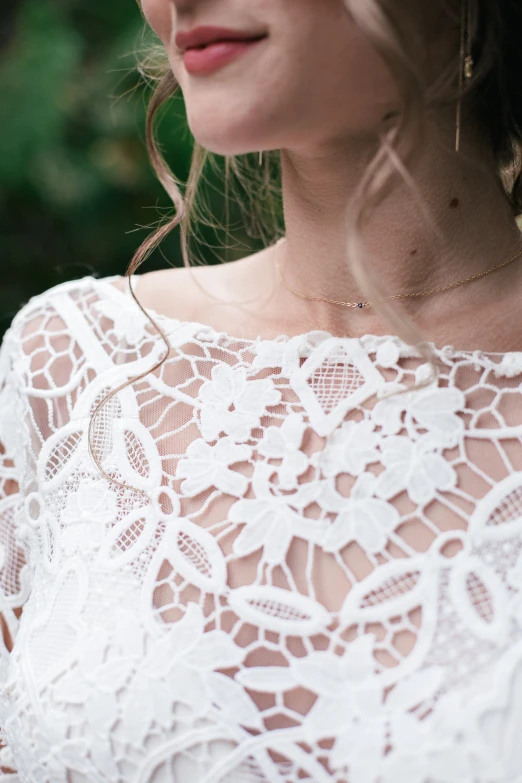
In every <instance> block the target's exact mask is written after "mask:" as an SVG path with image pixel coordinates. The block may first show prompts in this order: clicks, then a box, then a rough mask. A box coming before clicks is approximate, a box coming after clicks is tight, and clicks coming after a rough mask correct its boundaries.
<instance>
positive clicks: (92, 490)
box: [62, 481, 117, 525]
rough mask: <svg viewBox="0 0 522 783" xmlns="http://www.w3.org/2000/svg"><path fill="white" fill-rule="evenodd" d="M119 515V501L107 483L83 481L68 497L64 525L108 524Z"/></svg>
mask: <svg viewBox="0 0 522 783" xmlns="http://www.w3.org/2000/svg"><path fill="white" fill-rule="evenodd" d="M116 514H117V499H116V495H115V494H114V492H112V491H111V490H110V489H109V488H108V483H107V482H106V481H82V482H81V483H80V485H79V486H78V489H77V490H76V492H72V493H71V494H70V495H68V497H67V502H66V504H65V509H64V512H63V515H62V524H64V525H70V524H73V523H74V522H99V523H101V524H107V523H109V522H111V521H112V520H114V518H115V517H116Z"/></svg>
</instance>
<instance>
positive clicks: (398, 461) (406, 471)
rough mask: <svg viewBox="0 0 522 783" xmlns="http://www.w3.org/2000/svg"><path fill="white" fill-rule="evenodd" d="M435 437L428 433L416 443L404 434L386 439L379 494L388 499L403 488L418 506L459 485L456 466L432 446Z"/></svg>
mask: <svg viewBox="0 0 522 783" xmlns="http://www.w3.org/2000/svg"><path fill="white" fill-rule="evenodd" d="M433 443H434V439H433V438H430V437H429V436H425V437H424V438H422V439H421V440H420V441H418V442H417V443H414V442H412V441H411V440H409V439H408V438H407V437H404V436H396V437H395V436H392V437H389V438H385V439H384V440H383V442H382V444H381V452H382V457H381V461H382V464H383V465H384V467H385V470H384V471H383V472H382V473H381V474H380V475H379V477H378V479H377V486H376V490H375V491H376V494H377V495H379V497H382V498H385V499H386V500H389V499H390V498H392V497H395V496H396V495H398V494H399V493H400V492H402V491H403V490H406V491H407V492H408V495H409V497H410V499H411V500H412V501H413V503H416V504H417V505H424V504H425V503H429V502H430V500H433V498H434V497H435V496H436V494H437V492H439V491H440V492H442V491H445V490H449V489H452V488H453V487H455V486H456V485H457V474H456V472H455V470H454V468H453V467H452V466H451V465H450V464H449V463H448V462H447V461H446V460H445V459H444V458H443V457H442V456H441V455H440V454H436V453H435V451H434V447H433Z"/></svg>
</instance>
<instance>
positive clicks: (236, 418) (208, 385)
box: [199, 364, 281, 442]
mask: <svg viewBox="0 0 522 783" xmlns="http://www.w3.org/2000/svg"><path fill="white" fill-rule="evenodd" d="M199 399H200V400H201V403H202V409H201V433H202V435H203V437H204V439H205V440H207V441H211V440H216V439H217V438H218V437H219V435H220V433H221V432H224V433H225V434H226V435H230V436H231V437H232V438H233V439H234V440H235V441H236V442H242V441H246V440H248V439H249V437H250V434H251V432H252V429H253V428H254V427H259V426H260V419H261V416H262V415H263V414H264V413H265V412H266V409H267V408H268V407H269V406H272V405H277V404H278V403H279V402H280V401H281V392H280V391H279V390H278V389H276V387H275V385H274V382H273V381H272V380H271V379H270V378H263V379H259V380H249V379H248V377H247V372H246V368H245V367H230V366H229V365H228V364H217V365H214V367H213V368H212V380H210V381H206V382H205V383H204V384H203V385H202V386H201V388H200V390H199ZM232 406H234V410H230V409H231V407H232Z"/></svg>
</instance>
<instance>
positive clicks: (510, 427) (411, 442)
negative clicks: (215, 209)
mask: <svg viewBox="0 0 522 783" xmlns="http://www.w3.org/2000/svg"><path fill="white" fill-rule="evenodd" d="M142 10H143V13H144V15H145V17H146V19H147V20H148V22H149V24H150V25H151V27H152V28H153V29H154V30H155V32H156V33H157V35H158V36H159V38H160V39H161V41H162V43H163V46H164V50H165V53H166V55H167V56H168V68H167V70H166V72H165V75H164V76H163V77H162V78H161V80H160V81H159V84H158V88H157V91H156V94H155V97H154V98H153V101H152V104H151V109H150V112H149V120H148V141H149V149H150V151H151V154H152V161H153V164H154V166H155V168H156V170H157V172H158V174H159V176H160V178H161V181H162V183H163V184H164V185H165V187H166V189H167V190H168V192H169V193H170V195H171V196H172V198H173V201H174V203H175V206H176V215H175V218H173V220H172V221H170V222H169V223H168V224H166V226H164V227H162V228H161V229H160V230H159V231H158V232H157V233H156V235H155V236H154V237H152V238H151V240H149V241H148V242H147V243H145V244H144V245H143V246H142V247H141V248H140V249H139V250H138V252H137V254H136V257H135V258H134V259H133V262H132V264H131V268H130V274H131V275H133V273H134V272H135V271H136V269H137V267H138V265H139V262H140V260H141V259H142V258H143V257H144V256H145V255H146V254H147V252H148V251H149V250H150V247H151V246H152V244H153V243H155V242H156V241H157V240H158V239H161V238H162V237H163V236H164V235H165V234H166V233H167V232H168V231H169V230H170V229H171V228H172V227H173V226H174V225H175V224H177V223H181V226H182V229H183V231H182V238H183V249H184V258H185V261H187V260H188V254H187V248H186V234H187V228H188V219H189V217H190V214H191V209H190V205H191V199H192V197H193V193H194V186H195V180H196V179H197V175H198V172H199V171H200V169H201V162H202V155H201V150H204V151H206V152H210V153H215V154H217V155H222V156H226V157H227V159H228V158H230V157H232V156H236V155H240V156H241V155H249V154H251V153H252V152H254V153H255V154H256V155H257V152H258V151H265V152H266V155H265V157H264V158H261V161H260V162H261V163H262V165H263V166H264V167H265V168H266V172H267V174H268V173H269V172H270V171H271V170H272V168H271V166H272V163H273V162H274V159H277V157H278V156H280V160H281V170H282V184H283V201H284V217H285V236H284V238H283V237H280V238H279V239H278V241H274V242H273V243H272V244H270V243H267V247H266V248H265V249H264V250H263V251H262V252H260V253H257V254H255V255H252V256H250V257H248V258H245V259H242V260H239V261H234V262H231V263H228V264H225V265H222V266H217V267H209V268H204V267H199V268H198V269H197V270H196V271H195V272H194V270H191V269H188V270H186V269H175V270H168V271H165V272H157V273H151V274H147V275H143V276H133V277H131V279H130V282H131V284H132V286H133V288H131V289H130V290H128V289H127V281H125V279H124V278H121V277H117V278H110V279H104V280H96V279H93V278H86V279H84V280H81V281H79V282H73V283H68V284H66V285H61V286H59V287H58V288H55V289H52V290H51V291H48V292H46V293H44V294H42V295H41V296H39V297H36V298H35V299H33V300H32V301H31V302H30V303H29V304H28V305H26V306H25V307H24V308H23V309H22V310H21V312H20V313H19V314H18V315H17V317H16V318H15V320H14V322H13V325H12V327H11V329H10V330H9V332H8V334H7V336H6V338H5V340H4V344H3V348H2V365H1V366H2V372H1V375H2V388H3V391H2V405H1V406H0V411H1V414H0V419H1V421H0V423H1V426H0V433H1V438H2V442H3V449H4V456H3V487H4V495H5V497H4V500H3V501H2V510H3V512H4V513H3V520H4V521H3V527H2V530H3V535H2V544H3V546H2V550H1V555H2V563H3V570H2V572H1V573H2V579H3V581H2V588H3V589H2V604H1V611H2V615H3V631H4V642H5V650H4V655H3V658H2V660H3V666H2V684H3V687H2V689H1V691H0V719H1V720H0V725H1V727H2V739H3V741H4V745H5V747H4V749H3V751H2V756H1V762H2V764H3V769H4V770H5V774H4V778H5V779H6V780H18V781H21V783H36V781H38V783H61V782H62V781H63V783H65V782H66V781H67V783H78V782H79V781H81V782H82V783H85V781H89V783H102V781H103V783H105V782H106V781H111V782H112V783H119V781H122V782H124V783H138V781H139V783H159V782H160V781H161V783H167V782H168V783H174V781H175V782H176V783H179V782H181V783H224V782H225V781H226V782H227V783H246V781H256V783H276V781H277V782H281V783H282V782H283V781H285V783H286V782H288V783H290V782H291V783H297V781H302V780H309V781H313V782H314V783H326V782H327V781H336V783H363V782H364V783H399V782H400V783H428V782H429V783H520V781H521V780H522V754H521V750H520V742H519V741H518V734H519V727H520V715H521V713H522V600H521V589H520V588H521V587H522V554H521V553H522V516H521V510H522V447H521V439H522V405H521V389H522V385H521V384H522V325H521V319H520V317H519V311H520V290H521V275H522V264H521V263H520V261H522V244H521V241H520V232H519V229H518V227H517V223H516V220H515V218H516V217H517V216H518V215H519V213H520V212H521V211H522V208H521V201H520V176H519V174H520V169H521V161H520V148H521V144H522V135H521V134H522V131H521V128H522V101H521V100H520V97H521V96H520V87H519V84H520V82H519V71H520V66H521V65H522V54H521V53H520V47H519V36H520V33H521V32H522V10H521V8H520V6H519V4H518V3H516V2H513V0H497V2H496V3H495V4H491V3H489V2H486V0H463V2H462V4H461V3H460V2H457V1H456V0H447V2H443V0H440V2H435V3H429V4H426V3H417V2H414V1H413V0H411V2H400V3H399V2H397V0H364V2H356V0H353V1H351V2H350V1H349V0H320V1H319V0H262V2H261V0H248V2H246V1H245V2H241V0H235V1H234V0H206V2H204V1H203V0H201V1H200V2H198V1H197V0H193V1H192V2H189V0H173V1H172V2H168V0H143V8H142ZM209 26H214V29H213V30H209V29H208V27H209ZM216 27H220V28H228V29H227V30H225V31H223V29H221V30H216V29H215V28H216ZM202 28H203V29H202ZM205 28H206V29H205ZM219 41H220V42H219ZM178 85H179V87H180V88H181V90H182V92H183V95H184V99H185V102H186V106H187V112H188V120H189V125H190V128H191V131H192V132H193V134H194V137H195V140H196V142H197V146H196V153H197V154H196V158H195V163H194V167H193V172H192V174H191V181H190V186H189V188H188V191H187V203H186V204H184V203H183V201H182V198H181V195H180V191H179V189H178V186H177V183H176V181H175V179H174V178H173V177H172V175H170V174H169V172H168V170H167V169H166V167H165V164H164V163H163V162H162V160H161V157H160V155H159V152H158V150H157V148H156V147H155V145H154V138H153V120H154V116H155V114H156V112H157V109H158V108H159V106H160V105H161V104H162V102H163V101H164V100H165V99H166V98H168V97H169V96H170V95H171V94H172V93H173V91H174V90H175V88H176V86H178ZM253 208H254V205H253ZM275 239H276V237H275V236H274V240H275ZM131 294H134V295H136V294H137V302H138V304H139V307H138V306H137V305H136V302H135V301H134V299H133V296H131ZM453 346H456V347H453ZM166 348H168V350H165V349H166ZM14 770H17V771H16V772H15V771H14Z"/></svg>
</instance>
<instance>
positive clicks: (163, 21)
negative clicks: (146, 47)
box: [141, 0, 172, 45]
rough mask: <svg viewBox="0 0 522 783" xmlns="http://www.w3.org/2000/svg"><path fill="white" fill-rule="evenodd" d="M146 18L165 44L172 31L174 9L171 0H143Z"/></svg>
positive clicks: (142, 4)
mask: <svg viewBox="0 0 522 783" xmlns="http://www.w3.org/2000/svg"><path fill="white" fill-rule="evenodd" d="M141 6H142V9H143V13H144V15H145V19H146V20H147V22H148V23H149V25H150V26H151V28H152V29H153V30H154V32H155V33H156V35H157V36H158V38H160V39H161V41H163V43H164V44H165V45H167V43H168V42H169V41H170V38H171V31H172V9H171V4H170V2H169V0H142V3H141Z"/></svg>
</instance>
